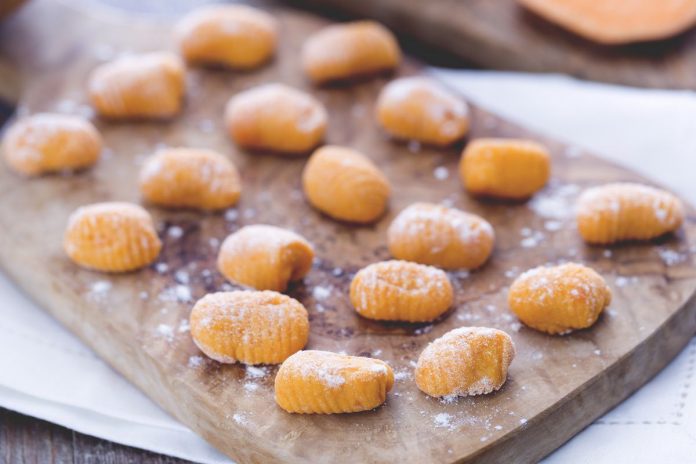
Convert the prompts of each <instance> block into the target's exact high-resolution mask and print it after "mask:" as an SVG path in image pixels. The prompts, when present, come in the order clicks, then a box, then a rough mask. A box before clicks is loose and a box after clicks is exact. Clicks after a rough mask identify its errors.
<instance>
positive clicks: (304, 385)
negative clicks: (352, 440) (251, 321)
mask: <svg viewBox="0 0 696 464" xmlns="http://www.w3.org/2000/svg"><path fill="white" fill-rule="evenodd" d="M393 386H394V372H393V371H392V369H391V367H389V365H388V364H387V363H385V362H384V361H380V360H379V359H372V358H363V357H358V356H347V355H342V354H337V353H331V352H328V351H317V350H307V351H300V352H298V353H295V354H294V355H292V356H290V357H289V358H288V359H286V360H285V362H283V364H282V365H281V366H280V369H279V370H278V374H277V375H276V378H275V400H276V403H278V406H280V407H281V408H283V409H284V410H285V411H287V412H291V413H300V414H336V413H346V412H359V411H368V410H370V409H374V408H376V407H377V406H379V405H381V404H382V403H384V402H385V401H386V399H387V393H388V392H389V391H390V390H391V389H392V387H393Z"/></svg>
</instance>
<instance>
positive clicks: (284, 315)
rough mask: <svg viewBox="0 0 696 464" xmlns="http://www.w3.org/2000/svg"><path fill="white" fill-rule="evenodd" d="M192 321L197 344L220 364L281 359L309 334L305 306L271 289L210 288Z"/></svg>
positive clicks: (297, 349)
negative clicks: (230, 289) (258, 290)
mask: <svg viewBox="0 0 696 464" xmlns="http://www.w3.org/2000/svg"><path fill="white" fill-rule="evenodd" d="M190 325H191V336H192V337H193V341H194V342H195V343H196V345H197V346H198V348H200V349H201V351H203V353H205V354H206V355H207V356H208V357H210V358H212V359H214V360H216V361H219V362H221V363H235V362H242V363H244V364H279V363H281V362H283V361H285V359H286V358H287V357H288V356H290V355H291V354H293V353H295V352H297V351H299V350H301V349H302V348H304V346H305V345H306V344H307V339H308V337H309V319H308V317H307V310H306V309H305V307H304V306H302V304H300V302H299V301H297V300H294V299H292V298H290V297H289V296H285V295H283V294H281V293H277V292H271V291H263V292H257V291H235V292H218V293H210V294H208V295H206V296H204V297H203V298H201V299H200V300H198V302H197V303H196V304H195V305H194V307H193V309H192V310H191V317H190Z"/></svg>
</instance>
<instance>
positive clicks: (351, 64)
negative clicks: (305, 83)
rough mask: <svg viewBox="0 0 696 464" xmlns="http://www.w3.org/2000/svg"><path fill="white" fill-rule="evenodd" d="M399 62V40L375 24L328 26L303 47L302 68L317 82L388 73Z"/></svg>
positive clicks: (371, 22)
mask: <svg viewBox="0 0 696 464" xmlns="http://www.w3.org/2000/svg"><path fill="white" fill-rule="evenodd" d="M399 61H401V50H400V49H399V44H398V42H397V41H396V38H395V37H394V35H393V34H392V33H391V32H390V31H389V30H388V29H387V28H385V27H384V26H382V25H381V24H379V23H376V22H374V21H356V22H351V23H346V24H336V25H333V26H328V27H326V28H324V29H322V30H320V31H319V32H317V33H315V34H314V35H312V36H311V37H309V38H308V39H307V41H306V42H305V43H304V46H303V47H302V67H303V68H304V71H305V73H306V74H307V76H309V78H310V79H311V80H312V81H314V82H315V83H323V82H328V81H337V80H347V79H350V78H353V77H357V76H364V75H371V74H375V73H379V72H382V71H389V70H392V69H394V68H396V67H397V66H398V65H399Z"/></svg>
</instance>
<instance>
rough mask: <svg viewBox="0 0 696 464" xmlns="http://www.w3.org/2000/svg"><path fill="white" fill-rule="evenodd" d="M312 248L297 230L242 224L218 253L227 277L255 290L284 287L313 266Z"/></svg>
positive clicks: (282, 289) (221, 270) (220, 265)
mask: <svg viewBox="0 0 696 464" xmlns="http://www.w3.org/2000/svg"><path fill="white" fill-rule="evenodd" d="M313 259H314V249H313V248H312V245H311V244H310V243H309V242H308V241H307V240H305V239H304V238H302V237H301V236H299V235H298V234H296V233H294V232H292V231H289V230H286V229H281V228H280V227H274V226H267V225H252V226H245V227H242V228H241V229H239V230H238V231H237V232H235V233H233V234H231V235H230V236H228V237H227V238H226V239H225V241H224V242H223V243H222V246H221V247H220V252H219V253H218V258H217V265H218V269H219V270H220V272H221V273H222V275H224V276H225V277H226V278H227V279H229V280H231V281H232V282H236V283H238V284H241V285H247V286H249V287H253V288H255V289H257V290H275V291H279V292H282V291H284V290H285V289H286V288H287V286H288V283H289V282H292V281H296V280H300V279H302V278H303V277H304V276H306V275H307V273H308V272H309V271H310V269H311V268H312V260H313Z"/></svg>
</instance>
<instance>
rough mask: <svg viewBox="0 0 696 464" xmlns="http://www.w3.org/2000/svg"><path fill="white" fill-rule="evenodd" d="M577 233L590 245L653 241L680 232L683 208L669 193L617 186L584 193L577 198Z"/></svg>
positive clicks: (611, 185) (638, 187)
mask: <svg viewBox="0 0 696 464" xmlns="http://www.w3.org/2000/svg"><path fill="white" fill-rule="evenodd" d="M576 220H577V224H578V231H579V232H580V235H581V236H582V238H583V240H585V241H586V242H588V243H597V244H610V243H615V242H620V241H624V240H650V239H653V238H656V237H659V236H661V235H664V234H666V233H669V232H674V231H675V230H677V229H678V228H679V227H680V226H681V225H682V223H683V222H684V206H683V205H682V202H681V201H680V200H679V198H677V197H676V196H674V195H672V194H671V193H669V192H667V191H666V190H661V189H657V188H654V187H649V186H647V185H641V184H633V183H628V182H626V183H615V184H607V185H603V186H600V187H593V188H589V189H587V190H585V191H584V192H583V193H582V194H581V195H580V198H578V203H577V212H576Z"/></svg>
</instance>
